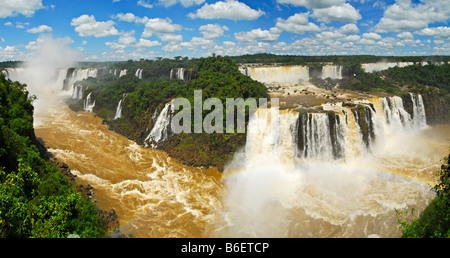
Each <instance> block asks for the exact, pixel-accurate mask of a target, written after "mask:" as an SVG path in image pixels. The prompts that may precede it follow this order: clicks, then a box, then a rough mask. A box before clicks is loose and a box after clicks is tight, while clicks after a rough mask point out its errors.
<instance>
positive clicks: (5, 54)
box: [0, 46, 24, 60]
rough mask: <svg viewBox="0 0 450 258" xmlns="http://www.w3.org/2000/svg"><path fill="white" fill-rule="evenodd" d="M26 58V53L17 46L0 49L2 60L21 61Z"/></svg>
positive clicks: (0, 58)
mask: <svg viewBox="0 0 450 258" xmlns="http://www.w3.org/2000/svg"><path fill="white" fill-rule="evenodd" d="M23 58H24V53H23V52H21V51H20V50H19V48H18V47H16V46H6V47H5V48H2V47H0V60H20V59H23Z"/></svg>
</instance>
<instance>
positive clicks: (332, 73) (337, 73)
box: [322, 65, 342, 79]
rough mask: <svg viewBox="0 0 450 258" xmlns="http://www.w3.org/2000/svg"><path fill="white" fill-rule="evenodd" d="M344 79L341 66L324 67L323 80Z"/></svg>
mask: <svg viewBox="0 0 450 258" xmlns="http://www.w3.org/2000/svg"><path fill="white" fill-rule="evenodd" d="M326 78H331V79H342V66H340V65H324V66H323V67H322V79H326Z"/></svg>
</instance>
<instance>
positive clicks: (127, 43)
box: [117, 35, 136, 46]
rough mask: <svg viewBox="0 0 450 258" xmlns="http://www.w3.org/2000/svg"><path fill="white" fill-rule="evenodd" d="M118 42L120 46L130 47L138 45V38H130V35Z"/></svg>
mask: <svg viewBox="0 0 450 258" xmlns="http://www.w3.org/2000/svg"><path fill="white" fill-rule="evenodd" d="M117 42H119V43H120V44H122V45H125V46H130V45H132V44H134V43H136V38H135V37H133V36H130V35H122V36H120V37H119V39H118V40H117Z"/></svg>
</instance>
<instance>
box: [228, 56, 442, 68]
mask: <svg viewBox="0 0 450 258" xmlns="http://www.w3.org/2000/svg"><path fill="white" fill-rule="evenodd" d="M232 59H233V60H234V61H235V62H236V63H260V64H275V63H283V64H291V65H302V64H307V63H329V62H332V63H334V64H337V65H347V66H350V65H352V64H361V63H377V62H424V61H431V62H441V61H445V62H446V61H450V57H448V56H372V55H346V56H337V55H330V56H293V55H274V54H268V53H260V54H253V55H242V56H234V57H232Z"/></svg>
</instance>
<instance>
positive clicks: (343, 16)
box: [311, 3, 362, 23]
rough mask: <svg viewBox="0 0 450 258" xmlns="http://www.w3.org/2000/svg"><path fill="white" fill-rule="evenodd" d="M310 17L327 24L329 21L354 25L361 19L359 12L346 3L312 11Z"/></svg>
mask: <svg viewBox="0 0 450 258" xmlns="http://www.w3.org/2000/svg"><path fill="white" fill-rule="evenodd" d="M311 16H312V17H314V18H316V19H317V20H319V21H324V22H327V23H329V22H331V21H340V22H344V23H355V22H356V21H358V20H360V19H361V18H362V17H361V14H360V13H359V11H358V10H356V9H355V7H353V6H352V5H350V4H348V3H345V4H343V5H339V6H332V7H328V8H322V9H314V10H313V14H312V15H311Z"/></svg>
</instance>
